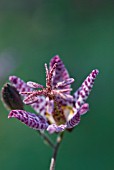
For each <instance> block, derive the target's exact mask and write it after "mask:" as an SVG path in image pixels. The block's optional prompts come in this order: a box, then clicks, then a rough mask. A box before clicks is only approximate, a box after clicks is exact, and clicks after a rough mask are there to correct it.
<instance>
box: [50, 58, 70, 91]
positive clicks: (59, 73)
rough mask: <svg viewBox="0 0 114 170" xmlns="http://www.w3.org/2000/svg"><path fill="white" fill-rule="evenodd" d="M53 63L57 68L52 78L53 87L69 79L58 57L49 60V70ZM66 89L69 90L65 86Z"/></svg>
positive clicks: (68, 86)
mask: <svg viewBox="0 0 114 170" xmlns="http://www.w3.org/2000/svg"><path fill="white" fill-rule="evenodd" d="M55 63H57V66H56V70H55V73H54V76H53V81H52V85H53V86H55V85H56V84H57V83H58V82H62V81H64V80H66V79H68V78H69V74H68V71H67V70H66V68H65V66H64V64H63V62H62V61H61V59H60V58H59V56H58V55H56V56H55V57H53V58H52V59H51V61H50V69H51V68H52V67H53V65H54V64H55ZM61 88H62V87H61ZM66 88H70V85H67V86H66Z"/></svg>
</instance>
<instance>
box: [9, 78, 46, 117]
mask: <svg viewBox="0 0 114 170" xmlns="http://www.w3.org/2000/svg"><path fill="white" fill-rule="evenodd" d="M9 80H10V82H11V83H12V84H13V85H14V86H15V88H16V89H17V90H18V92H19V93H20V92H31V91H33V89H32V88H30V87H29V86H28V85H27V83H25V82H24V81H23V80H21V79H20V78H18V77H16V76H10V77H9ZM21 95H22V96H23V97H24V98H25V97H26V96H27V95H26V94H21ZM37 98H38V100H36V101H37V103H33V104H31V107H32V108H33V109H34V110H35V111H36V112H37V113H40V114H41V115H44V114H45V104H46V100H45V97H43V96H38V97H37Z"/></svg>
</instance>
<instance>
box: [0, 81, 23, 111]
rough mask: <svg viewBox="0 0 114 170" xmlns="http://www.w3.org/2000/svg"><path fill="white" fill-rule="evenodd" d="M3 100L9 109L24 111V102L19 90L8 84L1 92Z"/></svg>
mask: <svg viewBox="0 0 114 170" xmlns="http://www.w3.org/2000/svg"><path fill="white" fill-rule="evenodd" d="M1 98H2V101H3V103H4V104H5V106H6V107H7V109H10V110H16V109H20V110H23V109H24V108H23V102H22V99H21V96H20V94H19V92H18V91H17V89H16V88H15V87H14V86H12V85H11V84H9V83H6V84H5V85H4V86H3V88H2V92H1Z"/></svg>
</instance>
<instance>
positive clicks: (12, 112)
mask: <svg viewBox="0 0 114 170" xmlns="http://www.w3.org/2000/svg"><path fill="white" fill-rule="evenodd" d="M13 117H16V114H15V110H12V111H10V113H9V115H8V119H10V118H13Z"/></svg>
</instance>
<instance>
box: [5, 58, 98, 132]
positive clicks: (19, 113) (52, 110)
mask: <svg viewBox="0 0 114 170" xmlns="http://www.w3.org/2000/svg"><path fill="white" fill-rule="evenodd" d="M45 69H46V87H44V86H43V85H41V84H38V83H35V82H32V81H29V82H27V83H25V82H24V81H23V80H21V79H20V78H18V77H16V76H10V77H9V80H10V82H11V83H12V85H13V86H14V87H15V88H16V89H17V91H18V92H19V93H20V94H21V95H22V96H23V98H24V103H25V104H26V105H27V104H28V105H31V107H32V108H33V109H34V110H35V111H36V112H37V114H34V113H29V112H27V111H24V110H11V111H10V113H9V115H8V118H12V117H14V118H17V119H19V120H20V121H21V122H23V123H24V124H26V125H27V126H29V127H31V128H33V129H36V130H47V131H48V132H49V133H54V132H62V131H64V130H65V129H72V128H73V127H75V126H76V125H78V124H79V122H80V118H81V115H83V114H85V113H86V112H87V111H88V110H89V104H88V103H86V99H87V98H88V95H89V94H90V91H91V89H92V87H93V84H94V81H95V79H96V76H97V75H98V73H99V71H98V70H97V69H95V70H93V71H92V72H91V73H90V74H89V76H88V77H87V78H86V79H85V80H84V82H83V83H82V85H81V86H80V87H79V89H78V90H77V91H76V92H75V93H74V95H71V94H70V92H71V90H72V89H71V84H72V83H73V82H74V79H73V78H70V77H69V74H68V71H67V70H66V68H65V66H64V64H63V62H62V61H61V59H60V58H59V56H58V55H56V56H55V57H53V58H52V59H51V61H50V66H49V69H48V67H47V64H45ZM37 88H38V89H39V90H37Z"/></svg>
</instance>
